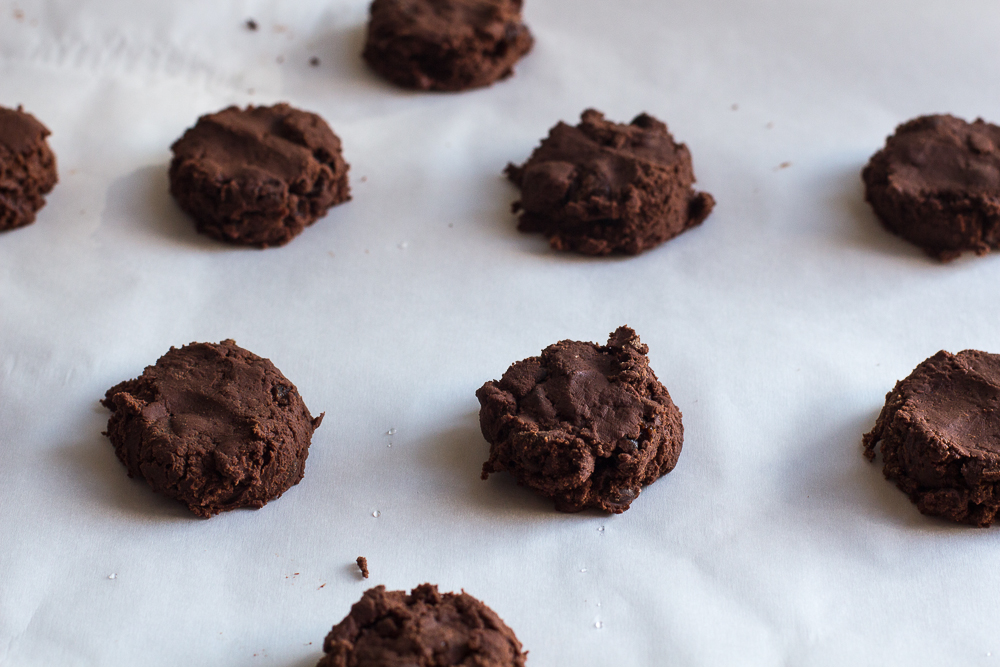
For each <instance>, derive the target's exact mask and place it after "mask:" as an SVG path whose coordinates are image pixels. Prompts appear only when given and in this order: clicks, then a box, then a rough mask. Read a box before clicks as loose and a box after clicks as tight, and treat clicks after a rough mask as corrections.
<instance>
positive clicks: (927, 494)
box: [864, 350, 1000, 527]
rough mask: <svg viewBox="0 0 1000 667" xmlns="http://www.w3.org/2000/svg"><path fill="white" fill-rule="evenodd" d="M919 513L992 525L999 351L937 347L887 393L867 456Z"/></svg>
mask: <svg viewBox="0 0 1000 667" xmlns="http://www.w3.org/2000/svg"><path fill="white" fill-rule="evenodd" d="M880 445H881V451H882V460H883V462H884V468H883V472H884V473H885V477H886V479H888V480H891V481H893V482H895V483H896V486H898V487H899V488H900V489H901V490H902V491H903V492H904V493H906V494H907V495H908V496H909V497H910V500H911V501H912V502H913V503H914V504H916V506H917V508H918V509H919V510H920V511H921V512H923V513H924V514H929V515H932V516H939V517H943V518H945V519H950V520H951V521H957V522H958V523H966V524H971V525H973V526H982V527H985V526H989V525H990V524H991V523H993V520H994V518H995V517H996V514H997V510H998V509H1000V355H997V354H989V353H987V352H979V351H978V350H965V351H963V352H959V353H958V354H950V353H948V352H944V351H941V352H938V353H937V354H935V355H934V356H933V357H931V358H930V359H927V360H926V361H924V362H922V363H921V364H920V365H919V366H917V367H916V368H915V369H914V370H913V372H912V373H910V375H909V376H908V377H907V378H906V379H905V380H901V381H900V382H897V383H896V386H895V388H893V390H892V391H891V392H889V393H888V394H887V395H886V401H885V407H884V408H882V413H881V414H880V415H879V416H878V421H877V422H876V423H875V428H873V429H872V431H871V433H867V434H866V435H865V436H864V448H865V449H864V451H865V456H866V457H868V459H869V460H874V458H875V449H876V448H877V447H879V446H880Z"/></svg>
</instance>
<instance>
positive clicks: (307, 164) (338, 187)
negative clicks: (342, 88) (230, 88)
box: [170, 104, 351, 248]
mask: <svg viewBox="0 0 1000 667" xmlns="http://www.w3.org/2000/svg"><path fill="white" fill-rule="evenodd" d="M170 148H171V150H172V151H173V152H174V159H173V161H171V163H170V192H171V194H173V196H174V197H175V198H176V199H177V203H178V204H180V207H181V208H182V209H184V210H185V211H186V212H187V213H188V214H189V215H190V216H191V217H192V218H194V220H195V223H196V224H197V227H198V231H199V232H201V233H202V234H207V235H208V236H211V237H212V238H215V239H218V240H220V241H226V242H228V243H234V244H237V245H248V246H258V247H260V248H267V247H269V246H280V245H284V244H286V243H288V242H289V241H291V240H292V239H293V238H294V237H295V236H297V235H298V234H300V233H301V232H302V230H303V229H305V228H306V227H307V226H309V225H311V224H312V223H314V222H316V220H317V219H319V218H320V217H321V216H323V215H324V214H325V213H326V211H327V210H328V209H329V208H330V207H331V206H335V205H337V204H340V203H342V202H345V201H347V200H348V199H350V198H351V195H350V188H349V186H348V183H347V170H348V168H349V167H348V164H347V163H346V162H344V158H343V157H342V156H341V150H340V139H339V138H338V137H337V135H336V134H334V133H333V131H332V130H331V129H330V126H329V125H327V124H326V122H325V121H324V120H323V119H322V118H320V117H319V116H317V115H316V114H313V113H308V112H305V111H299V110H298V109H293V108H292V107H290V106H288V105H287V104H276V105H274V106H271V107H254V106H249V107H247V108H246V109H239V108H237V107H229V108H227V109H223V110H222V111H220V112H218V113H213V114H209V115H207V116H202V117H201V118H199V119H198V122H197V123H196V124H195V126H194V127H193V128H191V129H189V130H188V131H187V132H185V133H184V136H182V137H181V138H180V139H178V140H177V141H176V142H174V145H173V146H171V147H170Z"/></svg>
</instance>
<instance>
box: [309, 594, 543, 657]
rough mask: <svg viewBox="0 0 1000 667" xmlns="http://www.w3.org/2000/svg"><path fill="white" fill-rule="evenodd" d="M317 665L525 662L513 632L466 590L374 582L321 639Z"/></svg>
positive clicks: (519, 643)
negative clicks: (409, 587)
mask: <svg viewBox="0 0 1000 667" xmlns="http://www.w3.org/2000/svg"><path fill="white" fill-rule="evenodd" d="M323 652H324V653H326V656H324V657H323V659H322V660H320V661H319V665H318V667H403V666H404V665H413V666H414V667H417V666H418V665H419V666H421V667H425V666H426V667H451V666H454V667H524V660H525V656H526V654H525V653H522V652H521V642H519V641H517V637H515V636H514V631H513V630H511V629H510V628H508V627H507V625H506V624H505V623H504V622H503V621H502V620H501V619H500V617H499V616H497V615H496V612H494V611H493V610H492V609H490V608H489V607H487V606H486V605H484V604H483V603H482V602H480V601H479V600H477V599H476V598H474V597H472V596H471V595H468V594H467V593H465V592H462V593H459V594H457V595H456V594H454V593H445V594H443V595H442V594H441V593H438V590H437V586H432V585H431V584H421V585H420V586H417V587H416V588H414V589H413V590H412V591H411V592H410V594H409V595H407V594H406V592H405V591H386V590H385V586H376V587H375V588H372V589H371V590H368V591H365V594H364V595H363V596H362V598H361V599H360V600H359V601H358V602H356V603H354V606H352V607H351V613H350V614H348V615H347V617H346V618H344V620H342V621H341V622H340V623H338V624H337V625H335V626H333V629H332V630H330V634H328V635H327V636H326V641H324V642H323Z"/></svg>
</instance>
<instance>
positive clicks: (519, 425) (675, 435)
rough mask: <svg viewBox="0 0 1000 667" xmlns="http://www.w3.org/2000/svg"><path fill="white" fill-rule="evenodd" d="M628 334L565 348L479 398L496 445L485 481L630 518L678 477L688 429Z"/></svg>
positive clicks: (551, 349)
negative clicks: (662, 482)
mask: <svg viewBox="0 0 1000 667" xmlns="http://www.w3.org/2000/svg"><path fill="white" fill-rule="evenodd" d="M646 352H648V348H647V347H646V346H645V345H643V344H642V343H640V342H639V337H638V336H637V335H636V333H635V332H634V331H632V329H630V328H628V327H619V328H618V329H617V330H616V331H615V332H614V333H612V334H611V336H610V338H609V339H608V344H607V345H606V346H601V345H597V344H596V343H580V342H577V341H571V340H564V341H561V342H559V343H556V344H555V345H550V346H548V347H547V348H545V349H544V350H543V351H542V355H541V356H540V357H531V358H528V359H525V360H524V361H519V362H517V363H515V364H514V365H513V366H511V367H510V368H508V369H507V372H506V373H504V374H503V377H502V378H501V379H500V381H499V382H498V381H495V380H494V381H491V382H487V383H486V384H484V385H483V386H482V387H480V389H479V391H477V392H476V397H477V398H478V399H479V404H480V406H481V409H480V411H479V423H480V426H481V427H482V430H483V435H484V436H485V437H486V440H487V441H488V442H489V443H490V458H489V460H488V461H487V462H486V463H485V464H483V475H482V477H483V479H486V478H487V477H489V475H490V474H491V473H495V472H500V471H502V470H506V471H508V472H509V473H510V474H511V475H512V476H513V477H514V479H516V480H517V482H518V484H521V485H524V486H527V487H530V488H532V489H534V490H535V491H537V492H539V493H541V494H542V495H543V496H546V497H548V498H552V499H553V500H554V501H555V506H556V509H558V510H561V511H563V512H577V511H580V510H583V509H585V508H588V507H592V508H596V509H600V510H603V511H605V512H613V513H616V514H617V513H621V512H624V511H625V510H627V509H628V508H629V505H630V504H631V503H632V501H633V500H635V499H636V497H638V495H639V491H640V489H641V487H642V486H644V485H646V484H652V483H653V482H655V481H656V480H657V479H659V478H660V477H661V476H663V475H665V474H667V473H668V472H670V471H671V470H673V468H674V466H675V465H676V464H677V457H678V456H680V453H681V443H682V442H683V440H684V428H683V426H682V425H681V413H680V410H678V409H677V407H676V406H675V405H674V403H673V401H671V400H670V394H668V393H667V390H666V389H665V388H664V386H663V385H662V384H660V382H659V381H658V380H657V379H656V374H655V373H653V370H652V369H651V368H650V367H649V360H648V359H647V358H646Z"/></svg>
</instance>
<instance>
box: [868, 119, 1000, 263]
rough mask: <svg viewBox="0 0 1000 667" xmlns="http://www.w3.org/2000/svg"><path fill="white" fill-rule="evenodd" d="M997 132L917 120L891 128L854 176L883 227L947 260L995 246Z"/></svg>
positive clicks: (999, 235) (998, 231)
mask: <svg viewBox="0 0 1000 667" xmlns="http://www.w3.org/2000/svg"><path fill="white" fill-rule="evenodd" d="M998 147H1000V127H998V126H996V125H993V124H991V123H986V122H984V121H983V120H982V119H981V118H980V119H977V120H976V122H974V123H967V122H965V121H964V120H962V119H960V118H955V117H954V116H949V115H936V116H921V117H920V118H915V119H913V120H911V121H909V122H907V123H903V124H902V125H900V126H899V127H897V128H896V133H895V134H893V135H892V136H891V137H889V138H888V139H887V140H886V143H885V148H883V149H882V150H880V151H879V152H877V153H875V155H873V156H872V158H871V160H870V161H869V162H868V165H867V166H866V167H865V168H864V171H862V173H861V178H862V180H863V181H864V183H865V199H867V200H868V203H869V204H871V206H872V208H873V209H874V210H875V214H876V215H877V216H878V218H879V220H880V221H881V222H882V225H883V226H885V228H886V229H888V230H889V231H890V232H892V233H893V234H896V235H897V236H900V237H902V238H904V239H906V240H907V241H909V242H910V243H913V244H914V245H917V246H919V247H920V248H922V249H923V250H924V252H926V253H927V254H928V255H930V256H931V257H935V258H937V259H939V260H941V261H949V260H952V259H954V258H956V257H958V256H959V255H960V254H962V252H964V251H966V250H971V251H972V252H975V253H976V254H977V255H983V254H985V253H987V252H989V251H990V250H991V249H994V248H997V247H1000V148H998Z"/></svg>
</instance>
